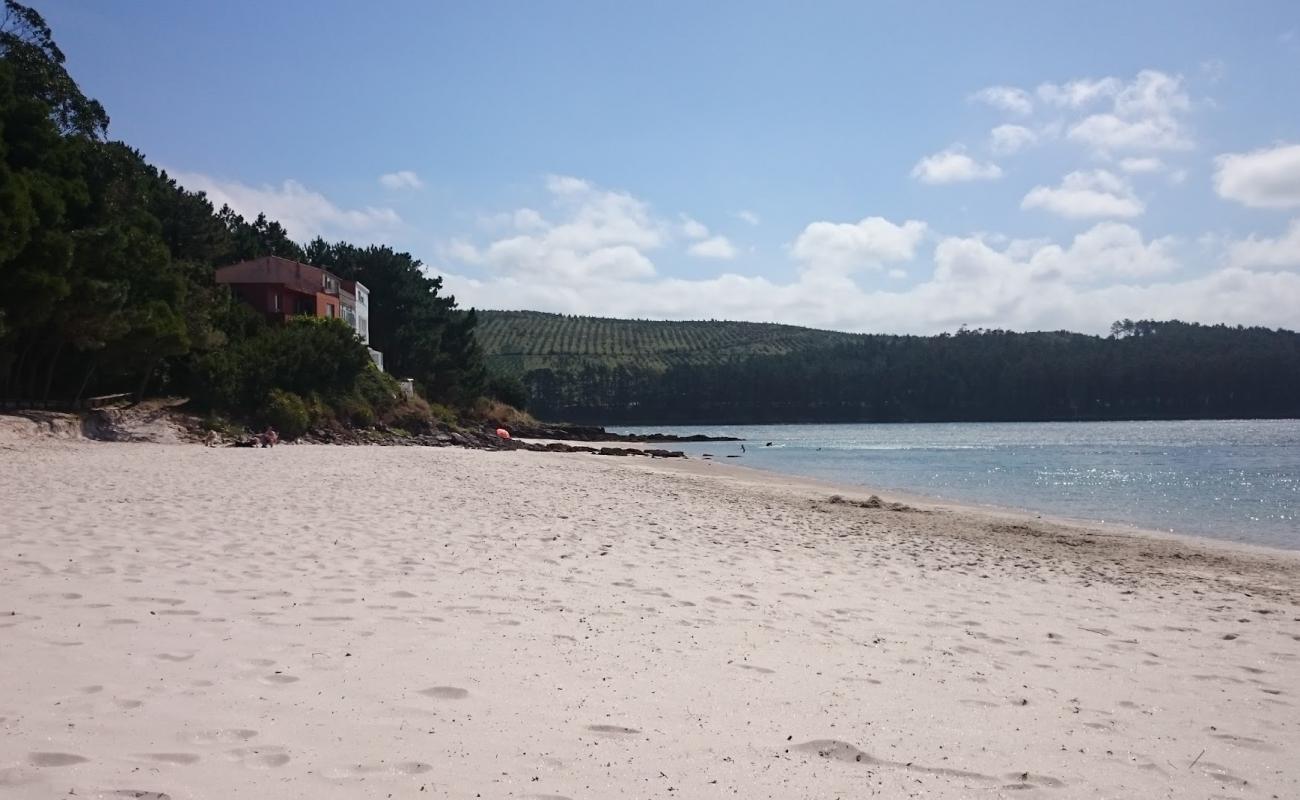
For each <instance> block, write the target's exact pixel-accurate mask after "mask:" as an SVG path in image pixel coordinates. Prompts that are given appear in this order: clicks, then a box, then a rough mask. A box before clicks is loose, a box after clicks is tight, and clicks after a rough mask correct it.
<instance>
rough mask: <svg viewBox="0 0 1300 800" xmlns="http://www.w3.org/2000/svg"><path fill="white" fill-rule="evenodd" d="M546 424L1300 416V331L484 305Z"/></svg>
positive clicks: (500, 364) (493, 338)
mask: <svg viewBox="0 0 1300 800" xmlns="http://www.w3.org/2000/svg"><path fill="white" fill-rule="evenodd" d="M479 317H480V320H481V322H480V325H481V334H480V337H481V341H482V343H483V345H484V352H485V356H486V358H487V361H488V365H489V368H490V369H491V370H492V371H493V372H494V373H495V374H500V375H510V376H515V377H518V378H520V379H521V380H522V382H523V383H524V385H525V387H526V389H527V392H528V398H529V409H530V410H531V411H532V412H533V413H534V414H536V415H538V416H540V417H542V418H544V419H563V420H568V421H572V422H582V423H601V424H616V423H622V424H636V423H641V424H672V423H679V424H686V423H754V422H872V421H882V422H894V421H981V420H987V421H997V420H1072V419H1172V418H1227V417H1295V416H1300V335H1297V334H1295V333H1292V332H1289V331H1273V330H1268V329H1264V328H1241V327H1226V326H1222V325H1217V326H1204V325H1195V324H1187V323H1182V322H1149V321H1143V322H1132V321H1128V320H1126V321H1124V322H1120V323H1116V325H1115V326H1114V328H1113V329H1112V331H1111V335H1110V336H1108V337H1101V336H1087V335H1083V334H1077V333H1065V332H1055V333H1011V332H1008V331H998V330H992V331H984V330H976V331H968V330H963V331H960V332H958V333H956V334H942V335H939V336H883V335H868V334H845V333H834V332H829V331H817V330H810V329H807V328H793V327H789V326H781V325H760V324H753V323H742V322H645V321H632V320H609V319H593V318H585V317H562V316H558V315H554V314H538V313H532V312H514V311H511V312H490V311H482V312H479Z"/></svg>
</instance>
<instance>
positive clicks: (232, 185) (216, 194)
mask: <svg viewBox="0 0 1300 800" xmlns="http://www.w3.org/2000/svg"><path fill="white" fill-rule="evenodd" d="M171 176H172V177H173V178H175V179H176V181H177V182H178V183H180V184H181V185H182V186H184V187H185V188H186V189H189V190H190V191H199V192H203V193H205V194H206V195H207V196H208V199H209V200H210V201H211V202H212V204H213V205H214V206H216V207H217V208H221V206H223V205H228V206H230V207H231V208H232V209H234V210H235V211H236V212H238V213H239V214H240V215H242V216H243V217H245V218H247V219H250V220H251V219H252V218H254V217H256V216H257V215H258V214H261V213H265V214H266V216H267V218H269V219H272V220H275V221H278V222H279V223H280V224H281V225H283V226H284V228H285V230H287V231H288V232H289V235H290V236H291V237H293V238H294V239H295V240H297V241H302V242H305V241H307V240H309V239H312V238H315V237H317V236H322V237H324V238H326V239H337V238H344V237H350V238H358V237H360V238H362V239H367V240H370V241H376V240H379V239H382V238H384V236H385V234H387V233H390V232H392V231H394V230H396V229H397V228H399V227H400V226H401V224H402V218H401V217H400V216H398V214H397V212H396V211H394V210H393V209H391V208H373V207H367V208H360V209H345V208H339V207H338V206H337V205H335V204H334V203H333V202H332V201H330V200H329V198H327V197H325V195H323V194H321V193H320V192H314V191H311V190H310V189H308V188H307V187H305V186H303V185H302V184H301V183H299V182H298V181H295V180H286V181H284V182H283V183H281V184H280V185H279V186H276V185H272V184H262V185H261V186H250V185H248V184H245V183H241V182H239V181H232V180H223V179H220V178H213V177H211V176H209V175H203V174H200V173H197V172H173V173H171Z"/></svg>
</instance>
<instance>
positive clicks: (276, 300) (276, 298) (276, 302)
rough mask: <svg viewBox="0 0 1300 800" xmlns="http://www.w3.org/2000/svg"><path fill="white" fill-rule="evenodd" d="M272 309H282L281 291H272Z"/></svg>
mask: <svg viewBox="0 0 1300 800" xmlns="http://www.w3.org/2000/svg"><path fill="white" fill-rule="evenodd" d="M271 310H272V311H279V310H280V293H279V292H271Z"/></svg>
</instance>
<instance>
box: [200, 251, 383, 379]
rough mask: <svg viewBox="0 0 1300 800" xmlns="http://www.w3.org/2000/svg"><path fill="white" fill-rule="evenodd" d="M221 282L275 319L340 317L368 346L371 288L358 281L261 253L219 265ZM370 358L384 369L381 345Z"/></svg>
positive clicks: (371, 351) (249, 303) (218, 280)
mask: <svg viewBox="0 0 1300 800" xmlns="http://www.w3.org/2000/svg"><path fill="white" fill-rule="evenodd" d="M217 283H220V284H223V285H226V286H229V287H230V290H231V292H233V293H234V295H235V296H236V297H238V298H239V299H240V300H243V301H244V302H245V303H247V304H248V305H250V306H252V307H253V308H254V309H256V310H257V311H260V312H261V313H263V314H265V315H266V316H267V318H269V319H272V320H275V321H277V322H283V321H284V320H286V319H288V318H289V317H293V316H297V315H300V314H306V315H307V316H312V317H332V318H338V319H341V320H343V321H344V322H346V323H347V324H348V325H349V326H351V327H352V329H353V330H355V331H356V332H357V336H359V337H360V338H361V341H362V342H363V343H364V344H365V345H366V346H367V347H369V346H370V290H369V289H367V288H366V287H365V286H363V285H362V284H360V283H357V282H356V281H345V280H343V279H342V278H340V277H339V276H337V275H335V274H334V273H332V272H330V271H329V270H325V269H322V268H320V267H313V266H312V265H311V264H303V263H301V262H298V261H293V260H290V259H287V258H281V257H279V256H263V257H262V258H255V259H252V260H251V261H241V262H239V263H238V264H231V265H230V266H228V267H220V268H219V269H217ZM370 357H371V358H373V359H374V360H375V364H376V365H377V366H378V367H379V368H380V369H383V368H384V358H383V355H382V354H381V353H380V352H379V351H378V350H374V349H371V350H370Z"/></svg>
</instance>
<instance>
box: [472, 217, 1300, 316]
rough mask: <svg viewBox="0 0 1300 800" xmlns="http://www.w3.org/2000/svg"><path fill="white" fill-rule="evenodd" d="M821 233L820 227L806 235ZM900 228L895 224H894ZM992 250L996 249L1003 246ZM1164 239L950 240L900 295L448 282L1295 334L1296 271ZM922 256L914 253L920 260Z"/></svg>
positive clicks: (703, 305)
mask: <svg viewBox="0 0 1300 800" xmlns="http://www.w3.org/2000/svg"><path fill="white" fill-rule="evenodd" d="M809 227H812V226H809ZM894 227H900V226H894ZM995 242H997V243H996V244H995ZM1173 250H1174V243H1173V242H1172V240H1169V239H1156V240H1154V241H1144V240H1143V238H1142V236H1141V234H1140V233H1139V232H1138V231H1137V230H1136V229H1134V228H1132V227H1130V226H1128V225H1125V224H1122V223H1114V222H1102V223H1099V224H1098V225H1096V226H1094V227H1093V228H1091V229H1090V230H1088V231H1085V232H1084V233H1082V234H1080V235H1078V236H1076V237H1074V238H1073V240H1071V241H1070V242H1069V243H1068V244H1065V245H1058V244H1055V243H1052V242H1043V241H1033V240H1007V239H1005V238H1003V237H993V236H988V237H984V236H973V237H948V238H945V239H942V240H941V241H939V242H938V243H937V244H936V246H935V248H934V258H933V262H932V264H931V266H930V271H929V272H928V274H923V272H924V266H923V262H922V261H916V262H914V263H913V265H912V266H911V267H910V268H909V271H910V272H911V274H912V275H913V276H916V277H919V278H920V280H919V281H918V282H916V283H914V284H909V285H905V286H900V285H899V284H896V283H893V282H892V281H893V280H897V279H899V278H902V277H905V275H904V274H901V273H902V270H901V269H896V268H891V270H890V272H889V273H887V274H880V275H876V274H874V273H873V274H871V275H869V276H868V277H867V282H868V283H869V284H874V283H875V282H876V281H891V282H890V283H886V284H884V285H885V286H895V287H899V288H892V289H886V288H872V287H871V286H866V287H864V286H863V285H860V284H859V283H858V282H857V281H855V280H854V279H853V277H852V275H850V274H849V273H846V272H844V271H838V270H803V271H800V272H799V273H798V275H797V276H796V277H795V278H794V279H793V280H790V281H779V280H773V279H769V278H763V277H756V276H747V275H738V274H724V275H720V276H717V277H713V278H708V279H702V280H689V279H681V278H653V279H648V280H629V281H594V282H593V281H536V280H531V279H529V278H528V277H527V276H494V277H491V278H488V279H476V278H471V277H468V276H464V275H461V274H457V273H456V272H454V271H453V272H451V273H450V274H448V275H446V279H447V286H448V288H449V290H450V291H453V292H455V294H456V295H457V297H458V299H459V300H460V301H461V302H462V303H465V304H467V305H475V306H478V307H481V308H531V309H539V310H546V311H556V312H563V313H572V314H592V313H596V314H603V315H609V316H619V317H640V318H656V319H743V320H752V321H760V322H771V321H778V322H785V323H791V324H799V325H810V326H813V327H822V328H834V329H840V330H858V331H873V332H895V333H935V332H939V331H944V330H947V331H951V330H955V329H956V328H957V327H958V326H959V325H962V324H968V325H972V326H983V327H998V328H1010V329H1016V330H1059V329H1067V330H1078V331H1085V332H1094V333H1105V332H1106V331H1107V329H1108V328H1109V326H1110V323H1112V322H1113V321H1115V320H1116V319H1122V318H1124V317H1129V318H1133V319H1142V318H1147V319H1170V318H1178V319H1184V320H1188V321H1195V322H1204V323H1217V322H1228V323H1232V324H1237V323H1241V324H1256V325H1269V326H1294V324H1295V321H1294V320H1295V308H1296V307H1297V306H1300V272H1292V271H1267V270H1263V269H1258V270H1245V269H1238V268H1235V267H1227V268H1224V269H1220V270H1218V271H1214V272H1211V273H1209V274H1203V275H1198V276H1195V277H1179V274H1178V270H1179V267H1178V264H1177V262H1176V261H1175V259H1174V257H1173ZM914 255H916V254H915V253H914Z"/></svg>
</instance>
